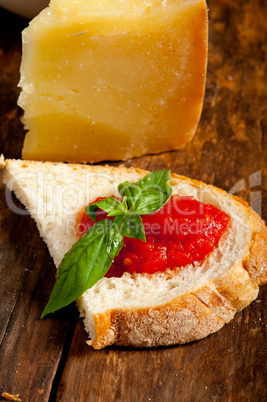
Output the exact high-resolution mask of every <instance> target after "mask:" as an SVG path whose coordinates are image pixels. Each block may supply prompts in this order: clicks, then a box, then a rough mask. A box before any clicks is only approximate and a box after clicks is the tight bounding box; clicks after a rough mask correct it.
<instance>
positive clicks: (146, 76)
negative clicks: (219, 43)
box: [19, 0, 208, 162]
mask: <svg viewBox="0 0 267 402" xmlns="http://www.w3.org/2000/svg"><path fill="white" fill-rule="evenodd" d="M207 34H208V25H207V7H206V2H205V1H204V0H190V1H189V0H187V1H186V0H183V1H181V0H170V1H169V0H168V1H167V0H164V1H158V0H151V1H148V2H147V1H143V0H142V1H141V0H131V1H130V0H102V1H97V0H90V1H88V0H87V1H86V0H77V1H75V2H74V1H71V0H52V1H51V3H50V6H49V7H48V8H46V9H45V10H43V11H42V12H41V14H39V15H38V16H37V17H36V18H35V19H33V20H32V21H31V23H30V25H29V27H27V28H26V29H25V30H24V32H23V58H22V64H21V80H20V83H19V85H20V86H21V88H22V92H21V94H20V97H19V105H20V106H21V107H22V108H23V109H24V117H23V122H24V124H25V126H26V128H27V129H28V130H29V131H28V133H27V134H26V138H25V142H24V147H23V151H22V155H23V158H24V159H35V160H52V161H84V162H98V161H102V160H123V159H127V158H131V157H135V156H140V155H144V154H148V153H158V152H162V151H168V150H172V149H178V148H181V147H182V146H184V145H185V144H186V143H187V142H188V141H189V140H190V139H191V138H192V136H193V135H194V133H195V130H196V127H197V124H198V121H199V118H200V114H201V109H202V103H203V96H204V87H205V75H206V63H207Z"/></svg>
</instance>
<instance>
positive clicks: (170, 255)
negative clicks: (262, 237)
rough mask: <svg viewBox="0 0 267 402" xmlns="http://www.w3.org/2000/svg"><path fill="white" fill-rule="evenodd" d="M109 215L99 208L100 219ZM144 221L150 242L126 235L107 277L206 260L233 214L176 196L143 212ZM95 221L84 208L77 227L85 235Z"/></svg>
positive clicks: (149, 271)
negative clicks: (158, 206)
mask: <svg viewBox="0 0 267 402" xmlns="http://www.w3.org/2000/svg"><path fill="white" fill-rule="evenodd" d="M100 199H102V198H98V199H97V200H96V201H98V200H100ZM105 218H107V213H105V212H103V211H101V210H98V211H97V221H99V220H102V219H105ZM110 219H114V218H110ZM142 221H143V224H144V228H145V233H146V242H143V241H141V240H138V239H131V238H126V237H125V238H124V245H123V247H122V249H121V251H120V253H119V255H118V256H117V257H116V258H115V260H114V261H113V263H112V265H111V267H110V269H109V271H108V272H107V274H106V276H107V277H112V276H116V277H120V276H121V275H122V274H123V273H124V272H126V271H127V272H130V273H134V272H138V273H143V272H146V273H155V272H158V271H165V270H166V269H167V268H176V267H182V266H185V265H187V264H191V263H193V262H195V261H200V260H203V259H204V258H205V257H206V256H207V255H208V254H209V253H210V252H211V251H213V249H214V248H215V247H216V245H217V244H218V242H219V240H220V238H221V237H222V235H223V233H224V232H225V230H226V228H227V226H228V224H229V221H230V216H229V215H228V214H226V213H225V212H223V211H220V210H219V209H218V208H216V207H215V206H214V205H210V204H204V203H202V202H199V201H197V200H196V199H195V198H194V197H181V196H179V195H173V196H172V197H171V198H170V200H169V201H168V202H167V203H166V205H164V206H163V207H162V208H161V209H160V210H159V211H157V212H155V213H153V214H150V215H143V216H142ZM93 224H94V221H92V220H91V219H90V218H89V217H88V216H87V214H86V212H85V211H84V212H82V213H81V214H80V216H79V217H78V222H77V229H76V230H77V232H78V233H79V234H80V235H81V236H82V235H83V234H84V233H86V231H87V230H88V229H90V227H92V226H93Z"/></svg>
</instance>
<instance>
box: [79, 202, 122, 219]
mask: <svg viewBox="0 0 267 402" xmlns="http://www.w3.org/2000/svg"><path fill="white" fill-rule="evenodd" d="M99 208H100V209H102V210H103V211H105V212H108V216H117V215H122V214H124V213H125V212H126V211H127V203H126V199H125V200H123V202H121V201H119V200H117V199H116V198H114V197H108V198H104V199H103V200H99V201H97V202H94V203H92V204H90V205H87V207H86V208H85V211H86V213H87V215H88V216H89V218H91V219H92V220H93V221H95V220H96V212H97V210H98V209H99Z"/></svg>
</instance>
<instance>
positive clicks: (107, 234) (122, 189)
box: [41, 170, 172, 318]
mask: <svg viewBox="0 0 267 402" xmlns="http://www.w3.org/2000/svg"><path fill="white" fill-rule="evenodd" d="M169 181H170V171H169V170H163V171H157V172H154V173H149V174H148V175H146V176H145V177H144V178H143V179H141V180H139V181H138V182H137V183H131V182H128V181H126V182H124V183H121V184H120V185H119V186H118V190H119V193H120V195H121V196H122V197H123V199H122V201H119V200H117V199H116V198H114V197H108V198H105V199H103V200H100V201H97V202H95V203H92V204H90V205H88V206H87V207H86V213H87V215H88V216H89V217H90V218H91V219H92V220H94V221H95V220H96V212H97V210H98V209H101V210H103V211H105V212H107V213H108V216H112V217H115V219H114V220H111V219H104V220H102V221H99V222H96V223H95V224H94V225H93V226H92V228H91V229H89V230H88V231H87V232H86V233H85V234H84V235H83V237H82V238H81V239H79V240H78V241H77V242H76V243H75V244H74V245H73V246H72V248H71V249H70V251H68V252H67V253H66V254H65V256H64V257H63V259H62V261H61V263H60V265H59V268H58V271H57V275H56V282H55V285H54V287H53V289H52V292H51V294H50V298H49V301H48V303H47V305H46V307H45V309H44V311H43V312H42V315H41V318H43V317H45V316H46V315H47V314H49V313H53V312H55V311H57V310H59V309H61V308H62V307H65V306H67V305H69V304H70V303H72V302H73V301H74V300H76V299H78V298H79V297H80V296H81V295H82V294H83V293H84V292H85V291H86V290H87V289H89V288H91V287H92V286H94V285H95V284H96V282H97V281H98V280H99V279H101V278H102V277H103V276H105V274H106V273H107V271H108V270H109V268H110V266H111V264H112V262H113V260H114V258H115V257H116V256H117V255H118V254H119V252H120V250H121V248H122V246H123V238H124V237H131V238H136V239H140V240H142V241H146V237H145V230H144V226H143V222H142V219H141V216H140V215H147V214H150V213H153V212H156V211H158V210H159V209H160V208H161V207H162V206H163V205H164V204H166V202H167V201H168V200H169V198H170V196H171V193H172V189H171V187H170V186H169V184H168V182H169Z"/></svg>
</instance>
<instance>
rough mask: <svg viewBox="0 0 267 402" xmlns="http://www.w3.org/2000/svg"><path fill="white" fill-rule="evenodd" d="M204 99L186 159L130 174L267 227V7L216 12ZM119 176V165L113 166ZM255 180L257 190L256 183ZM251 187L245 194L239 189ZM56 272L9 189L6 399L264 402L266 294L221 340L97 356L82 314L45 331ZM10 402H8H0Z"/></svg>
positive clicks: (0, 324)
mask: <svg viewBox="0 0 267 402" xmlns="http://www.w3.org/2000/svg"><path fill="white" fill-rule="evenodd" d="M208 4H209V16H210V37H209V64H208V76H207V87H206V96H205V102H204V109H203V113H202V118H201V121H200V124H199V127H198V130H197V133H196V136H195V137H194V140H193V141H192V142H191V143H190V144H189V145H188V146H187V147H186V148H185V149H184V150H182V151H177V152H168V153H163V154H161V155H153V156H144V157H141V158H138V159H133V160H129V161H127V162H126V163H125V164H126V166H139V167H141V168H146V169H150V170H154V169H166V168H171V169H172V170H173V171H175V172H177V173H180V174H184V175H187V176H190V177H192V178H196V179H200V180H203V181H206V182H209V183H212V184H214V185H216V186H218V187H222V188H223V189H226V190H227V191H229V190H230V189H231V188H233V186H235V188H238V187H239V192H238V195H240V196H241V197H243V198H244V199H246V200H247V201H248V202H251V203H252V205H253V207H254V208H256V209H257V210H258V211H261V214H262V217H263V218H265V219H266V218H267V203H266V200H267V167H266V162H267V88H266V81H267V70H266V65H267V64H266V54H267V51H266V50H267V22H266V21H267V2H266V1H265V0H209V1H208ZM27 23H28V22H27V20H24V19H23V18H20V17H17V16H15V15H12V14H11V13H8V12H7V11H4V10H2V9H0V153H4V155H5V157H7V158H10V157H15V158H17V157H20V151H21V147H22V142H23V138H24V130H23V127H22V125H21V123H20V119H19V118H20V115H21V110H19V108H18V107H17V105H16V101H17V97H18V93H19V90H18V88H17V83H18V80H19V66H20V58H21V36H20V35H21V30H22V29H23V28H24V27H25V26H26V25H27ZM113 165H116V163H113ZM255 177H256V178H257V180H253V178H254V179H255ZM240 186H241V187H240ZM54 273H55V268H54V266H53V262H52V260H51V258H50V256H49V253H48V251H47V249H46V246H45V245H44V243H43V242H42V240H41V239H40V237H39V234H38V231H37V229H36V226H35V224H34V222H33V221H32V219H31V218H30V217H29V216H19V215H16V214H14V213H13V212H12V211H11V210H9V209H8V207H7V205H6V201H5V188H4V186H3V185H1V186H0V300H1V305H0V313H1V314H0V343H1V348H0V394H2V392H4V391H6V392H9V393H11V394H19V395H20V398H21V399H22V401H24V402H26V401H31V402H32V401H33V402H35V401H50V402H51V401H67V402H69V401H86V402H87V401H101V402H102V401H123V402H124V401H212V400H218V401H257V402H258V401H266V400H267V385H266V382H267V368H266V358H267V353H266V352H267V350H266V338H267V336H266V335H267V286H263V287H262V289H261V291H260V294H259V297H258V299H257V300H256V301H255V302H253V303H252V304H251V305H250V306H249V307H248V308H246V309H245V310H244V311H243V312H241V313H239V314H237V315H236V316H235V318H234V320H233V321H232V322H231V323H229V324H228V325H226V326H225V327H224V328H223V329H222V330H220V331H219V332H217V333H216V334H213V335H211V336H209V337H208V338H206V339H204V340H201V341H198V342H193V343H191V344H188V345H184V346H175V347H168V348H158V349H151V350H139V349H137V350H135V349H126V348H117V347H110V348H107V349H104V350H101V351H94V350H93V349H91V348H90V347H88V346H87V345H86V344H85V341H86V333H85V331H84V329H83V324H82V322H81V321H80V319H79V318H78V313H77V311H76V309H75V307H74V306H70V307H69V308H66V309H65V310H64V311H61V312H59V313H57V314H55V316H54V317H51V318H49V319H46V320H43V321H41V320H40V319H39V317H40V313H41V311H42V309H43V307H44V306H45V303H46V301H47V300H48V295H49V293H50V291H51V289H52V285H53V281H54ZM0 399H1V397H0Z"/></svg>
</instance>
